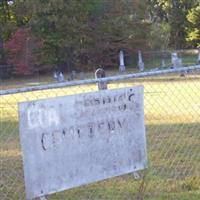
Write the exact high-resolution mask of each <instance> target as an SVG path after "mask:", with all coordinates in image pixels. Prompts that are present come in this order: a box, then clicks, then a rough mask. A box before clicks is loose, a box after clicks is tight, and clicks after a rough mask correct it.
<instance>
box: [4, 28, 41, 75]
mask: <svg viewBox="0 0 200 200" xmlns="http://www.w3.org/2000/svg"><path fill="white" fill-rule="evenodd" d="M40 45H41V44H40V42H38V41H36V39H35V38H34V37H33V36H32V34H31V31H30V29H27V28H19V29H17V30H16V31H15V32H14V33H13V34H12V36H11V38H10V39H9V40H8V41H7V43H6V44H5V48H6V49H7V51H8V64H10V65H11V66H12V67H13V70H12V73H13V74H14V75H30V74H32V73H34V72H35V70H36V65H35V63H36V59H37V58H36V55H35V54H34V50H35V49H36V48H37V47H39V46H40Z"/></svg>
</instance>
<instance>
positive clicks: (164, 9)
mask: <svg viewBox="0 0 200 200" xmlns="http://www.w3.org/2000/svg"><path fill="white" fill-rule="evenodd" d="M198 1H199V0H198ZM149 2H150V4H151V14H152V15H153V17H154V20H155V21H164V22H167V23H168V24H169V25H170V29H171V33H170V43H171V46H172V47H174V48H176V49H178V48H184V47H185V46H186V36H187V32H186V29H185V27H186V26H187V24H188V21H187V15H188V12H189V10H190V9H191V8H193V7H195V6H196V4H197V1H196V0H190V1H188V0H149Z"/></svg>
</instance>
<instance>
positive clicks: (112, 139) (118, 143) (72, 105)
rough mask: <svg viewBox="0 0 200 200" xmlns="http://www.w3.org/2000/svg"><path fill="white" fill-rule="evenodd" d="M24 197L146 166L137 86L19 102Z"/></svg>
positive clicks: (142, 124) (78, 184) (140, 91)
mask: <svg viewBox="0 0 200 200" xmlns="http://www.w3.org/2000/svg"><path fill="white" fill-rule="evenodd" d="M19 117H20V140H21V145H22V153H23V163H24V175H25V186H26V193H27V199H32V198H36V197H41V196H44V195H48V194H52V193H55V192H58V191H62V190H65V189H69V188H73V187H77V186H80V185H83V184H88V183H92V182H95V181H99V180H103V179H106V178H110V177H113V176H119V175H122V174H126V173H130V172H134V171H137V170H141V169H144V168H146V167H147V156H146V138H145V126H144V106H143V86H137V87H132V88H123V89H114V90H102V91H98V92H91V93H85V94H84V93H83V94H77V95H69V96H63V97H56V98H50V99H44V100H37V101H31V102H24V103H20V104H19Z"/></svg>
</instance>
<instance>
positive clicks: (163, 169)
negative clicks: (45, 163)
mask: <svg viewBox="0 0 200 200" xmlns="http://www.w3.org/2000/svg"><path fill="white" fill-rule="evenodd" d="M33 82H34V79H33ZM10 84H11V85H12V84H14V80H13V82H11V83H10ZM139 84H143V85H144V87H145V122H146V130H147V144H148V160H149V167H148V169H147V170H146V171H144V172H141V173H140V176H141V178H140V179H138V180H136V179H134V177H133V175H132V174H128V175H124V176H121V177H116V178H112V179H109V180H106V181H101V182H99V183H95V184H90V185H87V186H82V187H79V188H76V189H71V190H68V191H64V192H60V193H57V194H54V195H51V196H49V197H48V199H52V200H65V199H68V200H79V199H80V200H86V199H90V200H107V199H108V200H116V199H118V200H129V199H143V198H144V199H147V200H161V199H162V200H163V199H164V200H165V199H166V200H167V199H170V200H186V199H187V200H199V199H200V156H199V153H200V101H199V100H200V92H199V91H200V76H198V75H195V76H192V75H186V77H180V76H179V75H178V76H177V75H172V76H166V77H157V78H150V79H148V78H147V79H140V80H130V81H125V82H120V83H119V82H118V83H110V84H109V89H112V88H122V87H126V86H134V85H139ZM22 85H23V84H22ZM4 87H6V88H7V87H10V86H9V82H7V84H5V85H4ZM96 90H97V87H96V86H95V85H89V86H81V87H70V88H65V89H54V90H45V91H37V92H29V93H24V94H15V95H7V96H2V97H1V101H0V107H1V108H0V109H1V115H0V122H1V123H0V131H1V133H0V147H1V151H0V162H1V165H0V173H1V175H0V199H2V200H6V199H24V198H25V194H24V181H23V170H22V161H21V151H20V144H19V137H18V135H19V132H18V116H17V103H18V102H22V101H29V100H35V99H41V98H48V97H54V96H62V95H69V94H76V93H81V92H90V91H96Z"/></svg>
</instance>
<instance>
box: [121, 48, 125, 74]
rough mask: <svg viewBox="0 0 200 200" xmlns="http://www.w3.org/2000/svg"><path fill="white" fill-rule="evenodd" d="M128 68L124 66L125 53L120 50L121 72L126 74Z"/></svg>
mask: <svg viewBox="0 0 200 200" xmlns="http://www.w3.org/2000/svg"><path fill="white" fill-rule="evenodd" d="M125 71H126V68H125V65H124V52H123V51H122V50H120V52H119V72H125Z"/></svg>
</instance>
